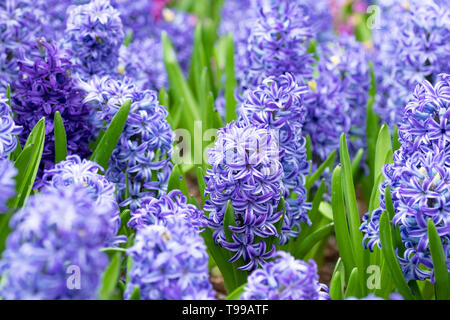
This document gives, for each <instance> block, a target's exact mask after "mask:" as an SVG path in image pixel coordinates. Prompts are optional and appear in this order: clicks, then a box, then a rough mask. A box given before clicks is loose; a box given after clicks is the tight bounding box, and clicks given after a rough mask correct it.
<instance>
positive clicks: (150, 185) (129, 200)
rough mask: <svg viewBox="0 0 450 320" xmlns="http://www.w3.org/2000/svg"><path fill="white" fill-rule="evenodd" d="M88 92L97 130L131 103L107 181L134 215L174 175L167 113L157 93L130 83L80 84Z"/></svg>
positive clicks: (108, 80)
mask: <svg viewBox="0 0 450 320" xmlns="http://www.w3.org/2000/svg"><path fill="white" fill-rule="evenodd" d="M81 87H82V88H83V89H84V90H85V92H86V98H85V102H88V103H89V104H91V105H92V106H93V107H94V108H95V109H96V110H98V112H97V113H96V116H97V117H98V119H96V120H95V122H96V124H97V127H98V128H103V127H104V125H105V123H106V124H108V123H110V122H111V119H112V118H113V117H114V115H115V114H116V112H117V111H118V109H119V108H120V106H121V105H122V104H123V103H124V102H125V101H126V100H128V99H131V100H132V104H131V109H130V115H129V117H128V119H127V122H126V125H125V128H124V130H123V132H122V135H121V137H120V140H119V143H118V145H117V147H116V148H115V150H114V152H113V154H112V157H111V159H110V161H109V167H108V170H107V171H106V177H107V178H108V180H109V181H111V182H113V183H116V184H117V195H118V199H119V201H120V202H121V203H120V205H121V206H127V205H129V206H130V208H131V211H134V210H136V209H137V208H139V206H140V205H141V201H142V200H143V199H144V198H145V197H148V196H150V197H151V196H154V197H157V196H159V195H161V194H163V193H164V192H165V188H166V185H167V182H168V179H169V176H170V172H171V163H170V159H171V157H172V148H173V147H172V144H173V139H174V136H173V132H172V129H171V128H170V125H169V124H168V122H167V120H166V117H167V110H166V109H165V107H164V106H161V105H160V104H159V102H158V97H157V93H156V92H154V91H151V90H144V91H142V90H139V89H138V88H136V86H135V85H134V84H133V83H132V82H131V81H130V80H129V79H124V80H123V81H117V80H114V79H111V78H109V77H103V78H97V77H94V78H93V79H92V80H91V81H89V82H84V83H81Z"/></svg>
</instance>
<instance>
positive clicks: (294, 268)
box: [241, 251, 330, 300]
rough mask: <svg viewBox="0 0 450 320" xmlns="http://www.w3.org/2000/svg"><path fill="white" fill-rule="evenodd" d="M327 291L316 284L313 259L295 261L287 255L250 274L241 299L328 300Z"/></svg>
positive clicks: (322, 285)
mask: <svg viewBox="0 0 450 320" xmlns="http://www.w3.org/2000/svg"><path fill="white" fill-rule="evenodd" d="M327 292H328V288H327V286H326V285H324V284H321V283H319V275H318V274H317V265H316V263H315V261H314V260H310V261H309V263H306V262H304V261H301V260H295V258H294V257H293V256H291V255H290V254H289V253H287V252H283V251H279V252H277V259H276V260H275V261H272V262H268V263H266V264H265V265H264V266H263V267H262V268H261V269H257V270H255V271H253V272H252V273H251V274H250V275H249V277H248V279H247V285H246V286H245V287H244V292H243V294H242V296H241V299H243V300H328V299H330V296H329V295H328V293H327Z"/></svg>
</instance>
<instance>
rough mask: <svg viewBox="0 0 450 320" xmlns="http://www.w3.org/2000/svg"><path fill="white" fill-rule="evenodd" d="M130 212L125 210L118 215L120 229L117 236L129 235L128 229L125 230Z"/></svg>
mask: <svg viewBox="0 0 450 320" xmlns="http://www.w3.org/2000/svg"><path fill="white" fill-rule="evenodd" d="M130 214H131V213H130V210H129V209H125V210H123V211H122V212H121V213H120V229H119V234H124V235H126V236H128V235H129V233H130V232H129V229H128V228H127V223H128V221H129V220H130Z"/></svg>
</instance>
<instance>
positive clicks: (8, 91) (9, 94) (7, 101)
mask: <svg viewBox="0 0 450 320" xmlns="http://www.w3.org/2000/svg"><path fill="white" fill-rule="evenodd" d="M6 99H7V100H6V103H7V104H8V106H10V107H11V86H10V85H9V84H8V85H7V86H6Z"/></svg>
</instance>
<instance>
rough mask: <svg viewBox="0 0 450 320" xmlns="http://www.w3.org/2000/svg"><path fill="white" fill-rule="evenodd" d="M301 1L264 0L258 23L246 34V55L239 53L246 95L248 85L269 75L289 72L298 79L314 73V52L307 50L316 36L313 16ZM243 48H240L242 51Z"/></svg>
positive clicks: (249, 86)
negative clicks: (309, 14) (312, 53)
mask: <svg viewBox="0 0 450 320" xmlns="http://www.w3.org/2000/svg"><path fill="white" fill-rule="evenodd" d="M307 14H308V10H307V9H306V8H305V7H304V6H302V5H301V3H300V1H287V0H282V1H272V0H271V1H265V2H262V3H261V7H260V8H259V15H258V17H257V21H256V23H254V24H253V25H252V27H251V33H250V34H249V35H248V36H247V37H246V39H247V40H246V41H245V43H242V44H238V46H239V45H242V46H245V48H246V50H245V55H244V56H241V57H237V58H236V59H235V60H236V61H237V64H236V67H237V68H236V70H237V77H238V79H239V82H240V84H239V85H240V88H239V91H240V93H241V94H242V96H243V97H244V98H245V95H246V94H245V93H246V91H247V90H248V89H252V88H254V87H255V86H257V85H259V84H260V83H261V82H262V80H263V79H265V78H267V77H268V76H279V75H282V74H284V73H286V72H289V73H292V74H294V75H295V76H297V77H299V79H301V80H303V79H310V78H311V77H312V72H313V68H312V65H313V63H314V58H313V56H312V55H311V54H310V53H308V46H309V41H310V40H311V39H312V37H313V29H312V21H311V17H310V16H308V15H307ZM240 51H243V50H239V48H238V50H237V52H240Z"/></svg>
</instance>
